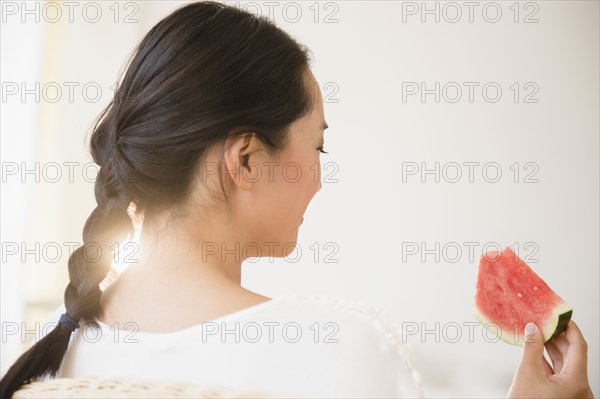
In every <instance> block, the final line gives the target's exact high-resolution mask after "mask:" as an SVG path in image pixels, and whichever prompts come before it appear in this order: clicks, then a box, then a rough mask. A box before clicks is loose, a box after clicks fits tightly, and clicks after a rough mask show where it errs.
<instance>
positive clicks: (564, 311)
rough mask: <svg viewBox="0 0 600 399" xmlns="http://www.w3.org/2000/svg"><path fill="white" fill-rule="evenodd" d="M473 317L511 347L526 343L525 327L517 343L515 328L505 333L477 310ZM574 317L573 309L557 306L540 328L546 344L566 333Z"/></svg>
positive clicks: (563, 304)
mask: <svg viewBox="0 0 600 399" xmlns="http://www.w3.org/2000/svg"><path fill="white" fill-rule="evenodd" d="M473 315H474V316H475V318H476V319H477V321H478V322H479V324H481V325H482V326H483V327H484V328H486V329H487V330H488V331H489V332H491V333H492V334H493V335H494V336H496V338H499V339H500V340H502V341H503V342H506V343H507V344H510V345H514V346H523V344H524V342H525V332H524V331H523V329H524V328H525V326H524V325H523V326H522V328H521V330H520V331H519V335H518V340H517V341H515V331H514V328H513V329H508V331H503V330H502V328H501V326H500V325H499V324H498V323H494V322H493V321H492V320H490V319H489V318H488V317H487V316H485V315H484V314H483V313H482V312H481V311H479V309H477V308H475V310H474V311H473ZM572 316H573V309H572V308H570V307H569V306H568V305H567V304H566V303H564V302H562V303H560V304H558V305H557V306H555V308H554V309H553V311H552V314H551V316H549V317H548V318H547V319H546V322H545V323H544V325H543V326H539V327H540V328H541V329H542V336H543V337H544V343H546V342H548V341H550V340H551V339H552V338H554V337H557V336H558V335H560V334H561V333H562V332H563V331H565V329H566V328H567V325H568V324H569V321H570V320H571V317H572ZM492 326H494V327H492ZM496 326H497V327H498V328H497V329H496V328H495V327H496ZM497 333H499V334H497Z"/></svg>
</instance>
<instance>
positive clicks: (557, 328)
mask: <svg viewBox="0 0 600 399" xmlns="http://www.w3.org/2000/svg"><path fill="white" fill-rule="evenodd" d="M474 313H475V317H476V318H477V320H479V322H480V323H481V324H482V325H484V326H485V327H486V328H487V329H488V331H489V333H491V334H494V335H496V336H497V337H498V338H500V339H502V340H503V341H505V342H507V343H509V344H512V345H523V342H524V340H525V336H524V332H523V330H524V328H525V325H526V324H527V323H528V322H534V323H536V324H537V325H538V327H540V328H541V330H542V334H543V336H544V342H547V341H549V340H550V339H551V338H553V337H555V336H557V335H558V334H560V333H561V332H563V331H564V330H565V328H566V327H567V324H568V323H569V320H570V319H571V315H572V314H573V310H572V309H571V308H570V307H569V306H568V305H567V304H566V303H565V302H564V301H563V300H562V299H561V298H560V297H559V296H558V295H556V293H554V291H552V290H551V289H550V287H549V286H548V284H546V283H545V282H544V280H542V279H541V278H540V276H538V275H537V274H536V273H535V272H534V271H533V270H531V268H530V267H529V266H527V264H526V263H525V262H523V261H522V260H521V259H519V257H518V256H517V255H516V254H515V253H514V252H513V251H512V250H511V249H510V248H509V247H506V248H504V250H503V251H502V252H501V253H498V252H496V251H491V252H488V253H486V254H484V255H482V256H481V259H480V261H479V270H478V272H477V287H476V290H475V312H474Z"/></svg>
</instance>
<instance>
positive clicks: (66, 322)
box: [58, 313, 79, 332]
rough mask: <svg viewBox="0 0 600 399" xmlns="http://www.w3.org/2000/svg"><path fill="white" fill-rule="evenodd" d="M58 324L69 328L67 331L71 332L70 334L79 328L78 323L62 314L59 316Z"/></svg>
mask: <svg viewBox="0 0 600 399" xmlns="http://www.w3.org/2000/svg"><path fill="white" fill-rule="evenodd" d="M58 324H63V325H65V326H67V327H69V329H70V330H71V332H73V331H75V330H76V329H78V328H79V322H78V321H75V320H73V319H72V318H70V317H69V316H67V314H66V313H63V314H62V315H61V316H60V319H59V320H58Z"/></svg>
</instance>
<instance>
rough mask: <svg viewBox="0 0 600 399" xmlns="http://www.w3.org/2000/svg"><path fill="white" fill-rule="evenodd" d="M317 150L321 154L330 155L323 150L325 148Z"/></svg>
mask: <svg viewBox="0 0 600 399" xmlns="http://www.w3.org/2000/svg"><path fill="white" fill-rule="evenodd" d="M317 150H318V151H319V152H320V153H321V154H329V153H328V152H327V151H325V150H323V146H321V147H319V148H317Z"/></svg>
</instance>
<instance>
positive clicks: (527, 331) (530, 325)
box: [525, 323, 536, 337]
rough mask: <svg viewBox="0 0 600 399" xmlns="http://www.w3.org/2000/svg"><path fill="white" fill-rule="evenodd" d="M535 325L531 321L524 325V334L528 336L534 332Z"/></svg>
mask: <svg viewBox="0 0 600 399" xmlns="http://www.w3.org/2000/svg"><path fill="white" fill-rule="evenodd" d="M535 329H536V326H535V324H533V323H527V325H526V326H525V336H526V337H528V336H530V335H532V334H533V333H534V332H535Z"/></svg>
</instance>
